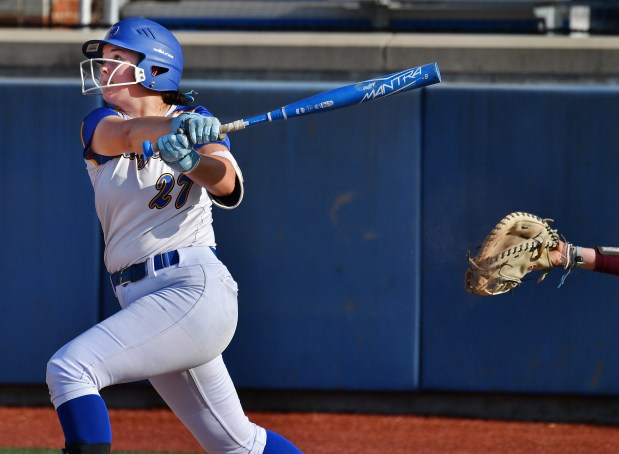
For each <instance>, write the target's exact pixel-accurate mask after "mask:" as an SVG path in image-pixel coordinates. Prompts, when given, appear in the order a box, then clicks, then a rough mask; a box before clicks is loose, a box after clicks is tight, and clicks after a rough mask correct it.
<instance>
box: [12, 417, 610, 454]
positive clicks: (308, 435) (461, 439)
mask: <svg viewBox="0 0 619 454" xmlns="http://www.w3.org/2000/svg"><path fill="white" fill-rule="evenodd" d="M248 414H249V417H250V418H251V419H252V420H253V421H254V422H256V423H258V424H260V425H262V426H264V427H267V428H269V429H272V430H274V431H276V432H279V433H281V434H282V435H284V436H286V437H288V438H290V439H291V440H293V441H294V442H295V443H296V444H297V445H298V446H299V448H301V449H302V450H303V452H304V453H305V454H370V453H371V454H410V453H415V454H439V453H440V454H520V453H522V454H525V453H526V454H531V453H542V454H555V453H556V454H559V453H560V454H580V453H583V454H592V453H595V454H605V453H617V452H619V428H618V427H607V426H599V425H586V424H557V423H547V422H546V423H532V422H513V421H486V420H475V419H455V418H437V417H427V418H426V417H418V416H384V415H357V414H325V413H259V412H250V413H248ZM110 418H111V421H112V430H113V437H114V443H113V449H116V450H132V451H134V450H135V451H137V450H148V451H162V452H163V451H178V452H200V447H199V445H198V444H197V443H196V441H195V440H194V439H193V438H192V437H191V435H190V434H189V432H188V431H187V430H186V429H185V428H184V426H183V425H182V424H181V423H180V422H179V421H178V420H177V419H176V417H175V416H174V415H173V414H172V413H171V412H170V411H169V410H165V409H155V410H120V409H111V410H110ZM62 445H63V437H62V432H61V429H60V424H59V423H58V421H57V419H56V415H55V412H54V411H53V409H52V408H45V407H34V408H31V407H0V447H35V448H37V447H38V448H60V447H61V446H62Z"/></svg>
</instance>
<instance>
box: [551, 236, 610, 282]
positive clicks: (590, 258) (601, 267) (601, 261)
mask: <svg viewBox="0 0 619 454" xmlns="http://www.w3.org/2000/svg"><path fill="white" fill-rule="evenodd" d="M565 248H566V243H563V242H561V243H560V244H559V248H558V249H557V250H556V251H553V252H552V253H551V260H552V264H553V265H554V266H561V267H565V263H566V262H565V254H564V249H565ZM573 251H574V252H575V255H577V256H578V257H580V258H578V259H576V257H573V258H571V259H570V261H569V264H573V265H571V266H575V267H576V268H580V269H585V270H593V271H597V272H599V273H607V274H614V275H618V276H619V248H610V247H596V248H589V247H576V246H574V247H573ZM562 257H563V258H562ZM581 260H582V261H581Z"/></svg>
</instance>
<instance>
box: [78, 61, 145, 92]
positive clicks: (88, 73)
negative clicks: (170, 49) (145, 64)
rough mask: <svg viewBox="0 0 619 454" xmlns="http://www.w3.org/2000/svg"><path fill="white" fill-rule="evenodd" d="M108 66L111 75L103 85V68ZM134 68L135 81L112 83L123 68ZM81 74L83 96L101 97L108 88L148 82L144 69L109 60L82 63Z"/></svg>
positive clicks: (127, 63) (124, 62)
mask: <svg viewBox="0 0 619 454" xmlns="http://www.w3.org/2000/svg"><path fill="white" fill-rule="evenodd" d="M104 64H107V65H109V66H110V68H113V69H112V70H111V71H110V74H109V76H108V78H107V82H105V83H104V84H103V83H101V75H102V72H101V66H103V65H104ZM127 67H131V68H133V77H134V80H133V81H127V82H112V81H113V80H114V76H115V75H116V73H117V72H118V71H119V70H121V69H122V68H127ZM80 73H81V78H82V94H84V95H100V94H101V93H102V92H103V89H104V88H108V87H120V86H123V85H135V84H141V83H142V82H144V81H145V80H146V75H145V74H144V70H143V69H142V68H139V67H137V66H136V65H134V64H132V63H129V62H126V61H118V60H112V59H109V58H90V59H88V60H84V61H82V62H81V63H80Z"/></svg>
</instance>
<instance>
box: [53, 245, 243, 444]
mask: <svg viewBox="0 0 619 454" xmlns="http://www.w3.org/2000/svg"><path fill="white" fill-rule="evenodd" d="M196 249H197V248H196ZM192 253H195V251H192ZM188 258H190V257H185V259H183V258H182V257H181V263H184V265H183V266H180V267H178V268H167V269H166V270H165V272H164V273H159V274H158V275H156V278H155V277H154V276H153V277H152V278H145V279H143V280H141V281H138V282H136V283H134V284H130V285H128V286H127V287H123V288H120V287H119V288H118V289H119V295H118V296H119V299H120V301H121V305H122V306H123V307H124V308H123V310H121V311H119V312H117V313H116V314H114V315H113V316H112V317H110V318H108V319H107V320H104V321H103V322H101V323H99V324H98V325H96V326H94V327H93V328H91V329H89V330H88V331H86V332H85V333H83V334H82V335H80V336H78V337H77V338H76V339H74V340H73V341H71V342H69V343H68V344H67V345H65V346H64V347H63V348H61V349H60V350H59V351H58V352H57V353H56V354H55V355H54V356H53V357H52V359H51V360H50V361H49V363H48V369H47V382H48V386H49V390H50V395H51V399H52V403H53V404H54V407H55V408H56V410H57V412H58V417H59V419H60V421H61V425H62V427H63V431H64V433H65V439H66V444H67V449H68V450H69V453H70V454H79V453H83V452H97V453H99V452H107V451H109V444H110V441H111V430H110V427H109V419H108V416H107V409H106V407H105V404H104V402H103V400H102V399H101V397H100V396H99V390H100V389H102V388H103V387H106V386H108V385H111V384H115V383H126V382H131V381H137V380H142V379H145V378H149V377H152V376H158V375H162V374H166V373H170V372H175V371H179V370H188V369H191V368H193V367H196V366H198V365H201V364H204V363H206V362H208V361H210V360H212V359H213V358H215V357H217V356H218V355H219V354H221V352H222V351H223V350H224V348H225V347H226V346H227V345H228V343H229V341H230V340H231V338H232V336H233V334H234V330H235V327H236V320H237V306H236V294H235V291H234V285H233V284H234V282H233V281H231V280H230V279H231V278H230V277H229V273H228V272H227V269H226V268H225V267H224V266H223V265H222V264H221V263H220V262H219V261H217V260H216V258H214V256H213V255H212V253H211V254H210V259H208V256H207V258H206V259H204V258H199V259H198V261H200V262H204V261H206V262H207V263H200V264H199V265H192V262H191V260H188ZM183 261H184V262H183ZM188 262H189V263H188ZM99 445H103V446H99ZM106 445H107V447H106ZM95 448H96V449H98V450H97V451H93V450H94V449H95ZM100 449H104V451H101V450H100Z"/></svg>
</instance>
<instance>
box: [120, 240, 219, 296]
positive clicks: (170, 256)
mask: <svg viewBox="0 0 619 454" xmlns="http://www.w3.org/2000/svg"><path fill="white" fill-rule="evenodd" d="M210 249H211V251H213V254H215V256H217V253H216V252H215V248H214V247H212V246H210ZM178 260H179V259H178V251H170V252H164V253H162V254H157V255H155V256H154V257H153V262H154V263H153V265H154V268H155V271H158V270H161V269H163V268H167V267H168V266H172V265H176V264H177V263H178ZM147 263H148V261H144V262H141V263H136V264H135V265H131V266H128V267H127V268H125V269H122V270H120V271H117V272H115V273H112V274H111V275H110V279H111V281H112V286H114V287H116V286H117V285H121V284H129V283H131V282H135V281H139V280H140V279H144V278H145V277H146V275H147V274H148V267H147Z"/></svg>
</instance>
